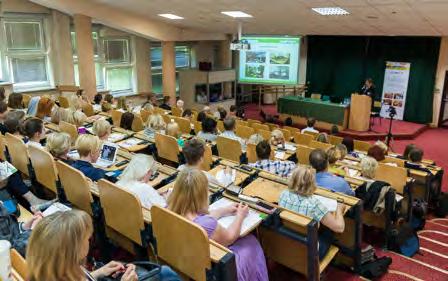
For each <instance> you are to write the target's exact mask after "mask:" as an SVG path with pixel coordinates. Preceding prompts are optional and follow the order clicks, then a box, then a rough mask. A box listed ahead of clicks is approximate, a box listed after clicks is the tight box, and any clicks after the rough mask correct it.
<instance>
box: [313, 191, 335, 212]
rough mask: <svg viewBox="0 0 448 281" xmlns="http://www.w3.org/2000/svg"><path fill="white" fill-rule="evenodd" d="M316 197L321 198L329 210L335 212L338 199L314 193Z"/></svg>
mask: <svg viewBox="0 0 448 281" xmlns="http://www.w3.org/2000/svg"><path fill="white" fill-rule="evenodd" d="M313 197H314V198H316V199H317V200H319V201H320V202H321V203H322V204H323V205H324V206H325V207H327V209H328V211H330V212H334V211H336V209H337V207H338V201H336V200H335V199H332V198H328V197H323V196H320V195H316V194H315V195H313Z"/></svg>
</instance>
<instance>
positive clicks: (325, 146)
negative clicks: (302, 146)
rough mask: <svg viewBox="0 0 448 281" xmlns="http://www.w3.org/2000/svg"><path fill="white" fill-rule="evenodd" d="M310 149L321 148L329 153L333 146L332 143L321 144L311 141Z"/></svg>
mask: <svg viewBox="0 0 448 281" xmlns="http://www.w3.org/2000/svg"><path fill="white" fill-rule="evenodd" d="M309 147H311V148H320V149H323V150H325V151H327V150H328V149H330V148H332V147H333V145H332V144H330V143H324V142H320V141H315V140H313V141H311V142H310V145H309Z"/></svg>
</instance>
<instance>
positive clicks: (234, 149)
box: [216, 136, 243, 163]
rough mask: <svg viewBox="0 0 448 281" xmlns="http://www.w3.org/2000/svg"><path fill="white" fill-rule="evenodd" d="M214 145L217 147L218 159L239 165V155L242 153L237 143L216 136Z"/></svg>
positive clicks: (239, 144)
mask: <svg viewBox="0 0 448 281" xmlns="http://www.w3.org/2000/svg"><path fill="white" fill-rule="evenodd" d="M216 145H217V147H218V155H219V157H222V158H225V159H228V160H232V161H235V162H237V163H240V157H241V154H243V151H242V149H241V143H240V142H239V141H237V140H234V139H230V138H226V137H221V136H218V138H217V139H216Z"/></svg>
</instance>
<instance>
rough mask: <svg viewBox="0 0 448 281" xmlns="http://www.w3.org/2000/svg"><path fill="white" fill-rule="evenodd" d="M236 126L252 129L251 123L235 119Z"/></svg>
mask: <svg viewBox="0 0 448 281" xmlns="http://www.w3.org/2000/svg"><path fill="white" fill-rule="evenodd" d="M235 124H236V125H237V126H246V127H250V125H249V122H247V121H244V120H241V119H235Z"/></svg>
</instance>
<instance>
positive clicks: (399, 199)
mask: <svg viewBox="0 0 448 281" xmlns="http://www.w3.org/2000/svg"><path fill="white" fill-rule="evenodd" d="M403 198H404V197H403V196H401V195H400V194H398V193H395V200H397V202H400V201H401V200H402V199H403Z"/></svg>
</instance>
